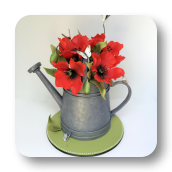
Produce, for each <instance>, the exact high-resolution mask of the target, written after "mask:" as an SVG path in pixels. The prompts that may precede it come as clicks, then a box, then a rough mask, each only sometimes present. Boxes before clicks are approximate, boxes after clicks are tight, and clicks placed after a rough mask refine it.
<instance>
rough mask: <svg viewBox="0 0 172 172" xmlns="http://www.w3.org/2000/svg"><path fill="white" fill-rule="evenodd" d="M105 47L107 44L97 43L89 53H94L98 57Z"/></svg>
mask: <svg viewBox="0 0 172 172" xmlns="http://www.w3.org/2000/svg"><path fill="white" fill-rule="evenodd" d="M106 46H107V42H98V43H97V44H96V45H95V46H94V47H93V48H92V50H91V52H95V53H97V54H98V55H100V52H101V50H102V49H103V48H104V47H106Z"/></svg>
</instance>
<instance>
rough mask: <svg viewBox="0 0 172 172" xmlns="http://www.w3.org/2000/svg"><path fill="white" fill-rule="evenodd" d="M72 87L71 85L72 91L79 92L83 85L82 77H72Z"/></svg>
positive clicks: (75, 93)
mask: <svg viewBox="0 0 172 172" xmlns="http://www.w3.org/2000/svg"><path fill="white" fill-rule="evenodd" d="M71 81H72V87H71V91H72V93H73V94H74V95H77V94H78V91H80V90H81V87H82V85H83V83H82V81H81V77H80V76H77V77H76V78H74V79H72V80H71Z"/></svg>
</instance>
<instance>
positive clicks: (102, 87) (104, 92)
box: [90, 79, 106, 100]
mask: <svg viewBox="0 0 172 172" xmlns="http://www.w3.org/2000/svg"><path fill="white" fill-rule="evenodd" d="M90 82H91V83H93V84H94V85H96V86H97V87H98V89H99V91H100V94H101V96H102V97H103V98H104V99H105V94H106V89H105V87H104V82H98V81H96V80H95V79H91V80H90ZM105 100H106V99H105Z"/></svg>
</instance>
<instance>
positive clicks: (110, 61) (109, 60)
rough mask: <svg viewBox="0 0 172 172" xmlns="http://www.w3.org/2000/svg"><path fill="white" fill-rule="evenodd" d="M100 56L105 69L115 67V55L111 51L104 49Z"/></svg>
mask: <svg viewBox="0 0 172 172" xmlns="http://www.w3.org/2000/svg"><path fill="white" fill-rule="evenodd" d="M100 57H101V65H102V66H103V67H105V69H108V68H111V67H113V66H114V64H115V62H116V59H115V57H114V55H113V54H112V53H111V52H109V51H103V52H102V53H100Z"/></svg>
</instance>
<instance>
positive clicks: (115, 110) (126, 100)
mask: <svg viewBox="0 0 172 172" xmlns="http://www.w3.org/2000/svg"><path fill="white" fill-rule="evenodd" d="M118 84H123V85H125V86H127V88H128V95H127V97H126V98H125V100H124V101H123V102H122V103H121V104H120V105H119V106H118V107H116V108H115V109H113V110H112V111H111V116H115V113H116V112H118V111H119V110H120V109H121V108H123V107H124V106H125V105H126V104H127V102H128V101H129V100H130V98H131V94H132V91H131V88H130V86H129V85H128V84H127V83H125V82H123V81H117V82H114V83H113V84H112V85H111V87H114V86H115V85H118Z"/></svg>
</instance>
